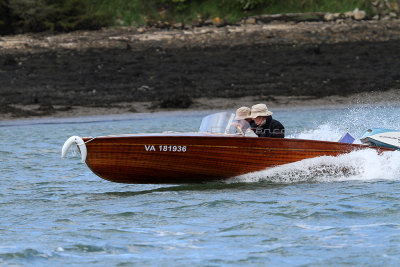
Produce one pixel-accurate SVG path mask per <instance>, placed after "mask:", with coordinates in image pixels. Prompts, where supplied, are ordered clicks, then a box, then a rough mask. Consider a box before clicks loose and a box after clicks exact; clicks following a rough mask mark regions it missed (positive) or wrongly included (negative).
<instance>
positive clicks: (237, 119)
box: [234, 116, 252, 121]
mask: <svg viewBox="0 0 400 267" xmlns="http://www.w3.org/2000/svg"><path fill="white" fill-rule="evenodd" d="M245 119H252V117H251V116H248V117H242V116H236V117H235V119H234V120H236V121H240V120H245Z"/></svg>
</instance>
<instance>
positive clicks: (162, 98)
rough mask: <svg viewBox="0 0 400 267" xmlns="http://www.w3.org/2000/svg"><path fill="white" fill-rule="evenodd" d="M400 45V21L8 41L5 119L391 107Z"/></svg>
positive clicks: (2, 63) (0, 115)
mask: <svg viewBox="0 0 400 267" xmlns="http://www.w3.org/2000/svg"><path fill="white" fill-rule="evenodd" d="M399 40H400V20H377V21H375V20H370V21H363V20H362V21H356V20H338V21H331V22H300V23H293V22H281V21H279V22H272V23H268V24H249V25H247V24H246V25H240V26H224V27H213V26H206V27H200V28H192V29H185V30H177V29H173V30H160V29H151V28H150V29H142V28H133V27H122V28H107V29H102V30H100V31H90V32H89V31H78V32H71V33H66V34H56V35H52V34H48V33H42V34H23V35H15V36H5V37H1V38H0V68H1V69H0V84H2V86H0V120H10V119H15V118H29V117H32V118H37V117H46V116H50V117H67V116H82V115H99V114H109V113H113V114H123V113H142V112H158V111H168V110H209V109H235V108H237V107H240V106H243V105H247V106H251V105H253V104H256V103H260V102H264V103H266V104H267V105H268V106H269V107H270V108H280V107H282V108H285V107H287V106H296V107H303V106H304V107H312V106H321V107H323V106H330V105H332V106H338V105H350V104H354V103H355V104H357V103H359V102H360V101H361V102H363V101H364V100H365V99H370V102H371V103H375V102H377V101H381V102H382V101H383V102H385V103H389V102H393V101H398V100H397V99H399V97H398V93H396V92H399V88H400V74H399V73H398V71H397V70H398V69H399V68H400V49H399V45H398V42H399ZM388 92H389V93H388ZM363 94H364V95H363ZM349 99H350V100H351V101H350V100H349Z"/></svg>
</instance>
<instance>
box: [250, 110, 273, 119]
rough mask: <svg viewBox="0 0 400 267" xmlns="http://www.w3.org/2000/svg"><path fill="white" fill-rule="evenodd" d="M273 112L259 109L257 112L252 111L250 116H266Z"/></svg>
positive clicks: (253, 117)
mask: <svg viewBox="0 0 400 267" xmlns="http://www.w3.org/2000/svg"><path fill="white" fill-rule="evenodd" d="M272 114H274V113H273V112H272V111H269V110H268V111H259V112H254V113H252V114H251V118H252V119H255V118H257V117H268V116H271V115H272Z"/></svg>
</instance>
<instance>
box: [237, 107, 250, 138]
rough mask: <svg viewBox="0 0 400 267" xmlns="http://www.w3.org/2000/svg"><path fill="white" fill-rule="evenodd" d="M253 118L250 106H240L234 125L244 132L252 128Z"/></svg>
mask: <svg viewBox="0 0 400 267" xmlns="http://www.w3.org/2000/svg"><path fill="white" fill-rule="evenodd" d="M252 120H253V119H252V118H251V109H250V108H248V107H240V108H238V109H237V110H236V114H235V122H234V123H233V126H235V127H236V129H238V130H239V131H241V132H242V133H243V132H245V131H246V130H247V129H249V128H250V122H251V121H252Z"/></svg>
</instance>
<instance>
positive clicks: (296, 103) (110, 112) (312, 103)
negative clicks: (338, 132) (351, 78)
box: [0, 89, 400, 122]
mask: <svg viewBox="0 0 400 267" xmlns="http://www.w3.org/2000/svg"><path fill="white" fill-rule="evenodd" d="M398 92H399V91H398V90H397V89H393V90H388V91H385V92H373V93H372V94H371V93H367V92H364V93H358V94H354V95H350V96H347V97H343V96H327V97H323V98H310V97H292V96H288V97H277V99H276V100H274V101H273V102H271V101H270V100H269V101H268V100H263V99H260V98H259V97H252V96H246V97H241V98H213V99H207V98H202V99H197V100H195V102H194V104H193V106H192V107H191V108H187V109H161V108H154V109H153V108H143V107H146V106H147V107H149V106H151V102H133V103H116V104H115V105H114V107H111V108H110V107H82V106H73V107H71V109H70V110H61V111H60V110H59V111H57V109H62V107H61V106H55V107H54V108H55V111H54V113H52V114H44V115H37V116H25V117H24V116H21V117H13V114H0V122H10V121H22V120H24V121H26V120H37V119H67V118H78V117H81V118H84V117H92V116H114V115H135V114H138V115H139V114H152V113H163V112H197V111H199V112H206V111H212V110H215V111H218V110H233V111H234V110H235V109H237V108H239V107H241V106H249V107H251V106H252V105H254V104H257V103H266V104H267V106H268V108H269V109H270V110H274V109H275V110H283V109H291V110H298V109H335V108H349V107H359V106H361V107H364V106H380V105H385V106H399V105H400V99H399V98H398V97H397V96H398ZM15 107H17V108H21V109H25V110H26V111H28V112H35V111H36V110H37V109H38V108H39V106H38V105H25V106H18V105H16V106H15ZM138 107H142V108H141V109H139V108H138ZM132 108H138V109H135V110H136V111H135V112H131V111H129V110H131V109H132Z"/></svg>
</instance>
